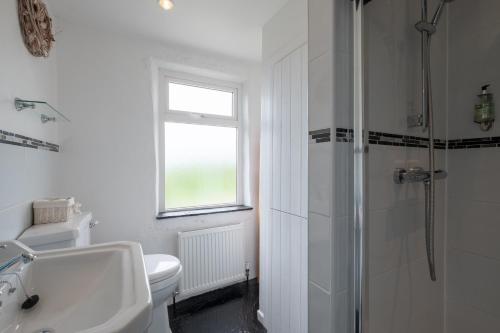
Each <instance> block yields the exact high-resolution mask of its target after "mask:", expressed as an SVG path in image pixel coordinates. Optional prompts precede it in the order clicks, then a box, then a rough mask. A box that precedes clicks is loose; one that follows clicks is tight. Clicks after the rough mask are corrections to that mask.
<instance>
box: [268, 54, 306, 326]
mask: <svg viewBox="0 0 500 333" xmlns="http://www.w3.org/2000/svg"><path fill="white" fill-rule="evenodd" d="M272 81H273V83H272V89H271V90H272V96H271V98H272V117H270V119H272V135H271V136H270V137H271V138H272V168H271V179H272V182H271V183H272V184H271V189H272V190H271V191H272V193H271V211H270V213H269V214H268V216H269V218H270V221H269V222H270V224H271V226H270V228H269V231H270V233H271V235H270V236H271V237H270V238H269V239H270V244H269V249H270V252H271V253H270V255H271V257H270V267H269V273H270V291H271V292H270V304H269V305H270V309H269V310H270V311H269V315H270V321H269V326H270V327H268V331H269V332H270V333H290V332H291V333H307V268H308V267H307V257H308V256H307V193H308V189H307V174H308V173H307V165H308V162H307V146H308V132H307V131H308V124H307V48H306V46H305V45H304V46H302V47H300V48H298V49H296V50H294V51H293V52H292V53H290V54H289V55H287V56H286V57H284V58H283V59H281V60H280V61H278V62H276V63H275V64H274V68H273V78H272Z"/></svg>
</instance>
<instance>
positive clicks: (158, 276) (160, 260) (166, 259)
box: [144, 254, 181, 286]
mask: <svg viewBox="0 0 500 333" xmlns="http://www.w3.org/2000/svg"><path fill="white" fill-rule="evenodd" d="M144 263H145V265H146V272H147V274H148V278H149V284H150V285H151V286H153V285H154V284H158V283H160V282H163V281H165V280H168V279H170V278H171V277H173V276H175V275H177V273H179V270H180V269H181V263H180V261H179V259H177V258H176V257H173V256H169V255H167V254H147V255H145V256H144ZM162 284H163V283H162Z"/></svg>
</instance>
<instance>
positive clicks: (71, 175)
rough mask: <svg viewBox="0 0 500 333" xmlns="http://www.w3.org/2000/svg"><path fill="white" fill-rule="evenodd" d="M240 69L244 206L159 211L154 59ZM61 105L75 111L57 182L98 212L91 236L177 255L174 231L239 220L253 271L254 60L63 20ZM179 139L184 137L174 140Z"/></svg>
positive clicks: (256, 81)
mask: <svg viewBox="0 0 500 333" xmlns="http://www.w3.org/2000/svg"><path fill="white" fill-rule="evenodd" d="M151 57H154V58H155V59H159V60H162V61H166V62H170V63H175V64H180V65H182V66H188V67H190V68H193V67H195V68H199V69H200V71H206V70H210V71H216V72H219V73H227V74H229V75H231V76H233V77H238V78H240V80H241V81H242V83H243V86H244V90H245V91H244V94H245V96H244V100H246V101H247V102H248V112H247V115H246V116H245V118H246V120H248V123H249V125H248V126H249V127H248V138H249V140H248V144H247V146H246V152H247V154H248V161H250V164H249V167H248V170H247V174H248V175H250V176H251V178H249V181H248V184H247V186H248V188H249V193H250V195H248V196H247V202H246V203H247V204H250V205H252V206H253V207H254V210H252V211H247V212H237V213H227V214H217V215H206V216H198V217H185V218H177V219H168V220H156V218H155V214H156V201H157V198H156V188H155V186H156V185H155V184H156V183H155V181H156V179H155V174H156V160H155V158H156V157H155V122H154V116H153V99H152V89H151V87H152V82H151V70H150V59H151ZM58 66H59V82H60V96H61V98H60V105H61V107H62V108H64V109H65V110H67V112H68V113H69V116H70V117H71V118H72V123H71V126H70V127H69V128H68V131H67V132H65V133H63V134H62V135H63V141H62V142H63V144H64V150H65V152H64V154H65V155H64V157H65V159H64V165H62V167H61V168H60V170H59V175H60V177H61V187H62V189H63V191H64V193H66V194H68V195H69V194H71V195H74V196H75V197H76V198H77V199H78V200H79V201H81V202H82V203H83V205H84V209H86V210H90V211H92V212H93V213H94V216H95V218H96V219H98V220H100V221H101V224H100V225H99V227H98V228H96V229H95V235H94V238H93V239H94V240H95V241H96V242H105V241H113V240H132V241H139V242H141V244H142V246H143V249H144V252H145V253H154V252H161V253H168V254H173V255H175V254H177V233H178V232H179V231H187V230H193V229H200V228H208V227H212V226H220V225H225V224H230V223H238V222H243V223H244V225H245V235H246V236H245V255H246V260H247V261H248V262H250V264H251V276H252V277H254V276H256V269H257V253H258V248H257V244H258V218H257V217H258V200H257V198H258V163H259V135H258V133H259V119H260V105H259V100H260V82H259V80H260V69H259V67H258V66H257V65H256V64H252V63H246V62H241V61H237V60H233V59H229V58H225V57H223V56H219V55H214V54H208V53H203V52H199V51H197V50H193V49H186V48H181V47H177V46H168V45H160V44H158V43H155V42H149V41H146V40H144V39H134V38H129V37H125V36H122V35H119V34H116V33H108V32H105V31H102V30H101V31H94V30H92V29H90V28H84V27H79V26H76V25H72V24H69V23H64V24H63V32H62V33H61V34H60V42H59V57H58ZM179 144H181V143H179Z"/></svg>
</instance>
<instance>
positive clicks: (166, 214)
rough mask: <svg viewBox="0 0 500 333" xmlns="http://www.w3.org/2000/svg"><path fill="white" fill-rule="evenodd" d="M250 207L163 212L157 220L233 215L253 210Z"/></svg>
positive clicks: (239, 206)
mask: <svg viewBox="0 0 500 333" xmlns="http://www.w3.org/2000/svg"><path fill="white" fill-rule="evenodd" d="M252 209H253V208H252V207H249V206H243V205H238V206H227V207H214V208H199V209H186V210H176V211H170V212H168V211H167V212H161V213H158V215H156V219H157V220H165V219H173V218H177V217H187V216H199V215H209V214H221V213H233V212H241V211H245V210H252Z"/></svg>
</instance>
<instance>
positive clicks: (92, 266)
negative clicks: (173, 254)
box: [0, 241, 152, 333]
mask: <svg viewBox="0 0 500 333" xmlns="http://www.w3.org/2000/svg"><path fill="white" fill-rule="evenodd" d="M12 243H13V244H15V245H16V246H19V247H21V248H25V249H27V248H26V247H25V246H24V245H22V244H20V243H18V242H15V241H14V242H12ZM27 250H28V251H30V250H29V249H27ZM32 253H34V254H35V255H36V259H35V260H34V261H33V262H31V263H29V264H20V266H19V267H18V268H17V270H18V271H19V272H20V274H21V276H22V280H23V282H24V284H25V286H26V289H27V291H28V294H30V295H32V294H36V295H38V296H39V297H40V301H39V302H38V304H37V305H36V306H35V307H33V308H32V309H29V310H21V309H20V306H19V304H20V303H19V300H17V301H16V303H17V306H16V307H15V311H14V314H15V315H14V316H9V317H11V319H8V318H3V320H0V325H3V327H0V332H1V333H14V332H15V333H42V332H43V333H45V332H47V333H76V332H79V333H111V332H120V333H142V332H145V331H146V330H147V327H148V326H149V324H150V322H151V314H152V300H151V293H150V290H149V283H148V278H147V274H146V271H145V268H144V261H143V254H142V249H141V246H140V245H139V244H137V243H132V242H119V243H108V244H102V245H95V246H90V247H86V248H75V249H64V250H54V251H43V252H32ZM12 270H16V268H15V267H12V268H11V269H10V271H12ZM14 278H15V277H14ZM2 279H3V277H2ZM10 281H12V282H13V283H14V282H16V280H15V279H10ZM16 283H17V282H16ZM18 287H19V285H18ZM17 289H18V291H16V293H17V294H20V296H19V295H17V298H19V297H21V299H23V298H24V296H23V294H22V291H21V290H22V289H21V288H17ZM8 297H11V298H13V299H15V298H16V297H14V295H10V296H6V295H3V296H2V299H3V303H4V307H7V306H8V304H7V303H6V298H8ZM21 303H22V302H21ZM2 310H3V309H1V308H0V317H1V316H2ZM7 312H8V311H7ZM0 319H1V318H0Z"/></svg>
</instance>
